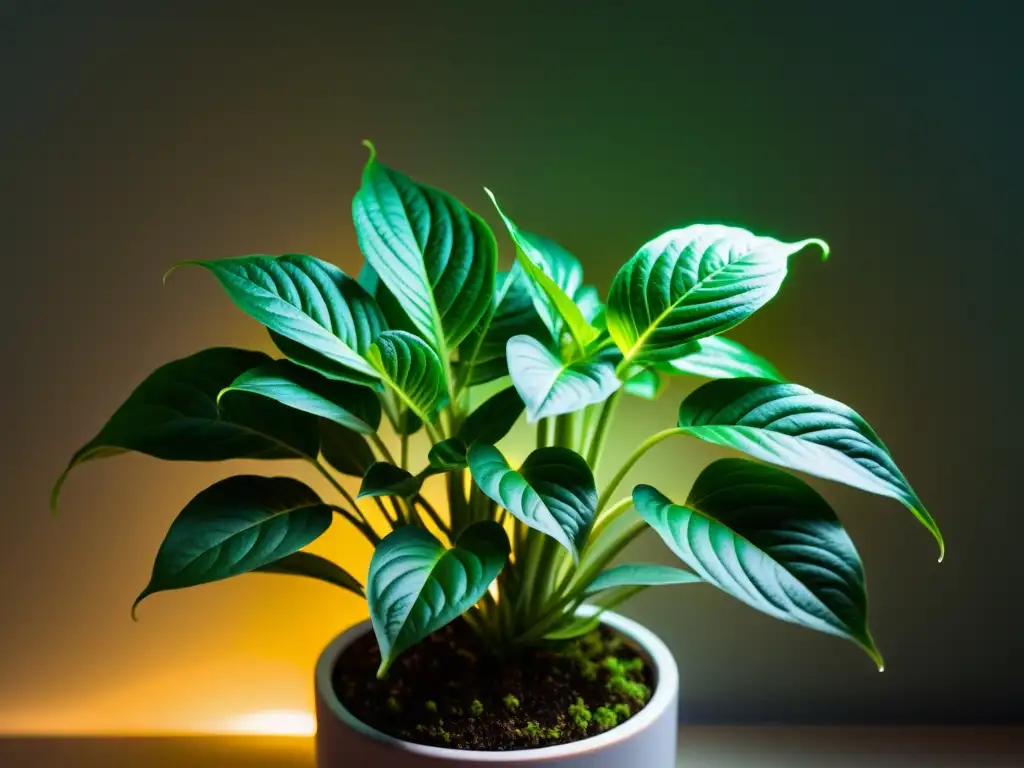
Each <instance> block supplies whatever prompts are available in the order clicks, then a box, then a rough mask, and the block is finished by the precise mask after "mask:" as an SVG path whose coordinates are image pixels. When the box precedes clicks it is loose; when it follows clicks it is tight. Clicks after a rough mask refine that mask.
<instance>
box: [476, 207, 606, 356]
mask: <svg viewBox="0 0 1024 768" xmlns="http://www.w3.org/2000/svg"><path fill="white" fill-rule="evenodd" d="M485 191H486V192H487V194H488V196H489V197H490V198H491V202H493V203H494V207H495V209H496V210H497V211H498V215H499V216H501V220H502V221H503V222H505V226H506V227H507V228H508V232H509V234H510V235H511V236H512V240H513V241H514V242H515V244H516V254H517V256H516V259H517V262H518V264H519V265H520V266H521V267H522V269H523V271H524V272H525V273H526V275H527V276H529V278H530V280H531V282H529V283H528V284H527V285H528V288H529V290H530V293H531V295H532V296H533V301H534V306H535V307H536V308H537V312H538V314H539V315H540V316H541V319H542V320H543V321H544V324H545V325H546V326H547V328H548V330H550V331H551V336H552V338H554V339H555V340H560V339H561V335H562V331H563V330H564V331H566V332H567V333H569V335H570V336H572V339H573V341H574V342H575V344H576V346H577V349H578V350H579V352H581V353H582V351H583V349H584V348H586V346H587V345H588V344H590V343H591V342H593V341H594V340H595V339H597V337H598V331H597V329H596V328H594V327H593V326H592V325H591V324H590V323H589V322H587V319H586V317H584V315H583V312H582V311H581V310H580V308H579V307H578V306H577V305H576V302H575V301H574V300H573V297H574V296H575V295H576V293H577V292H578V291H579V290H580V289H581V287H582V285H583V267H582V266H580V262H579V260H578V259H577V258H576V257H575V256H573V255H572V254H571V253H569V252H568V251H567V250H565V249H564V248H562V247H561V246H560V245H558V243H556V242H554V241H553V240H549V239H548V238H546V237H542V236H540V235H537V234H533V233H530V232H525V231H523V230H521V229H519V227H517V226H516V225H515V224H514V223H513V222H512V220H511V219H509V218H508V217H507V216H506V215H505V214H504V213H503V212H502V210H501V207H500V206H499V205H498V201H497V200H496V199H495V198H494V195H493V194H492V193H491V191H490V190H489V189H485Z"/></svg>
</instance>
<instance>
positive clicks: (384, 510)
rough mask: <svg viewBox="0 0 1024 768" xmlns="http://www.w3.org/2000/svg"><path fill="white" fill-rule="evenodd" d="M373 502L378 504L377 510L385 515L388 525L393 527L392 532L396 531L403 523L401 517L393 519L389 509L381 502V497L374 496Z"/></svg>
mask: <svg viewBox="0 0 1024 768" xmlns="http://www.w3.org/2000/svg"><path fill="white" fill-rule="evenodd" d="M373 500H374V501H375V502H376V503H377V509H379V510H380V513H381V514H382V515H384V519H385V520H387V521H388V525H389V526H391V530H392V531H393V530H395V529H396V528H397V527H398V524H399V523H400V522H401V521H402V519H401V517H397V518H393V517H391V513H390V512H388V508H387V507H385V506H384V502H383V501H381V500H380V496H374V497H373Z"/></svg>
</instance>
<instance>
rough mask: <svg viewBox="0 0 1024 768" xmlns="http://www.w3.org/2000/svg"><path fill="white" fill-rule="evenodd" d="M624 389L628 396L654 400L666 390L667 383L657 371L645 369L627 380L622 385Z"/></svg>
mask: <svg viewBox="0 0 1024 768" xmlns="http://www.w3.org/2000/svg"><path fill="white" fill-rule="evenodd" d="M622 389H623V390H624V391H625V393H626V394H627V395H633V397H639V398H642V399H644V400H654V399H656V398H657V397H658V395H660V394H661V393H662V391H663V390H664V389H665V382H664V381H663V380H662V378H661V376H659V375H658V372H657V371H655V370H652V369H650V368H644V369H643V370H641V371H639V372H637V373H634V374H633V375H632V376H630V377H629V378H628V379H626V381H625V382H623V384H622Z"/></svg>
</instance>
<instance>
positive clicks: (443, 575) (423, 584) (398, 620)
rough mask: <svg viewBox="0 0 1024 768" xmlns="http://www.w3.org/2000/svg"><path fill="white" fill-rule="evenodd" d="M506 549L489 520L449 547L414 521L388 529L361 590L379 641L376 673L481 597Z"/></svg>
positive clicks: (381, 673) (505, 556) (505, 540)
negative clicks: (412, 523) (365, 598)
mask: <svg viewBox="0 0 1024 768" xmlns="http://www.w3.org/2000/svg"><path fill="white" fill-rule="evenodd" d="M508 555H509V543H508V537H507V536H506V535H505V531H504V529H502V527H501V526H500V525H498V524H497V523H495V522H494V521H492V520H485V521H482V522H478V523H474V524H472V525H470V526H469V527H468V528H466V530H465V531H463V532H462V535H461V536H459V538H458V539H457V540H456V542H455V547H454V548H452V549H445V548H444V546H443V545H442V544H441V543H440V542H439V541H438V540H437V539H435V538H434V537H433V536H431V535H430V533H428V532H427V531H426V530H425V529H423V528H419V527H417V526H404V527H402V528H399V529H398V530H396V531H393V532H392V533H389V534H388V535H387V537H385V539H384V540H383V541H382V542H381V543H380V544H379V545H378V546H377V549H376V550H375V551H374V553H373V558H372V559H371V560H370V575H369V579H368V583H367V590H366V591H367V600H368V601H369V604H370V619H371V621H372V622H373V631H374V633H375V634H376V635H377V643H378V645H379V646H380V654H381V664H380V669H379V670H378V671H377V677H384V675H385V674H387V671H388V669H389V668H390V667H391V665H392V664H393V663H394V661H395V659H396V658H397V657H398V656H399V654H401V653H403V652H404V651H405V650H406V649H407V648H409V647H410V646H412V645H413V644H415V643H418V642H419V641H420V640H422V639H423V638H425V637H426V636H427V635H429V634H430V633H432V632H436V631H437V630H438V629H440V628H441V627H443V626H445V625H446V624H448V623H449V622H451V621H453V620H454V619H456V618H457V617H459V616H460V615H462V613H464V612H465V611H467V610H468V609H469V608H471V607H472V606H473V605H474V604H475V603H476V602H477V600H479V599H480V598H481V597H483V595H484V593H485V592H486V591H487V588H488V587H489V586H490V584H491V582H492V581H494V579H495V578H496V577H497V575H498V574H499V573H500V572H501V569H502V568H504V566H505V562H506V561H507V560H508Z"/></svg>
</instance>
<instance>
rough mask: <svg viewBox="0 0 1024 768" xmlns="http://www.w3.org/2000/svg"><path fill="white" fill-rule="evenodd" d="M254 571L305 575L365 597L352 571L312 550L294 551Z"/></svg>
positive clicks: (361, 586)
mask: <svg viewBox="0 0 1024 768" xmlns="http://www.w3.org/2000/svg"><path fill="white" fill-rule="evenodd" d="M253 572H254V573H276V574H281V575H284V576H304V577H306V578H307V579H316V580H317V581H322V582H324V583H325V584H331V585H333V586H335V587H341V588H342V589H345V590H348V591H349V592H351V593H353V594H355V595H358V596H359V597H365V595H364V594H363V585H362V584H360V583H359V580H358V579H356V577H355V576H353V575H352V574H351V573H349V572H348V571H346V570H345V569H344V568H342V567H341V566H340V565H337V564H336V563H332V562H331V561H330V560H328V559H327V558H325V557H321V556H320V555H314V554H313V553H312V552H293V553H292V554H290V555H286V556H285V557H282V558H281V559H280V560H275V561H274V562H272V563H267V564H266V565H261V566H259V567H258V568H253Z"/></svg>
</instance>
